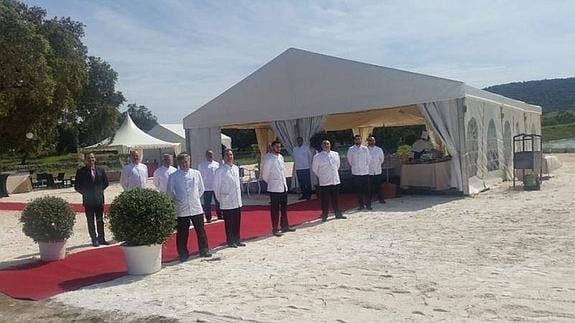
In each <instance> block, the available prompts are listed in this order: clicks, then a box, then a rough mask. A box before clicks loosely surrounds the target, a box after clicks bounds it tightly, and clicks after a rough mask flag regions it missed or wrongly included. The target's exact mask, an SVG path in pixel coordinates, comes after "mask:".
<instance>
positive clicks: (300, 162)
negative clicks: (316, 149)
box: [293, 137, 313, 200]
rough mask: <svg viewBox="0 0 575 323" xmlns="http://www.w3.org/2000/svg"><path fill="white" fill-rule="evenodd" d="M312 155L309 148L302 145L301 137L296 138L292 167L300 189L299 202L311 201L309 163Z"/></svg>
mask: <svg viewBox="0 0 575 323" xmlns="http://www.w3.org/2000/svg"><path fill="white" fill-rule="evenodd" d="M312 160H313V153H312V150H311V148H310V147H309V146H308V145H306V144H304V143H303V138H302V137H297V146H295V147H294V148H293V167H294V168H295V171H296V174H297V181H298V183H299V187H300V188H301V197H300V200H309V199H311V193H312V189H311V172H310V168H311V161H312Z"/></svg>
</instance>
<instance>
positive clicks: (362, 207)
mask: <svg viewBox="0 0 575 323" xmlns="http://www.w3.org/2000/svg"><path fill="white" fill-rule="evenodd" d="M363 209H365V207H364V206H363V205H362V206H360V207H358V208H357V210H358V211H361V210H363Z"/></svg>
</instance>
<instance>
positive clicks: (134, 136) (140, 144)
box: [81, 113, 180, 160]
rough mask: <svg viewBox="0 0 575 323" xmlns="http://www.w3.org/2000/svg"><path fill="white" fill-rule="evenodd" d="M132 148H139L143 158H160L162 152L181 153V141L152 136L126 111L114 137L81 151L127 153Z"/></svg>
mask: <svg viewBox="0 0 575 323" xmlns="http://www.w3.org/2000/svg"><path fill="white" fill-rule="evenodd" d="M130 149H136V150H139V151H140V155H141V158H142V160H145V159H149V160H154V159H157V160H159V159H158V158H159V157H158V156H161V154H162V153H176V154H177V153H179V152H180V143H177V142H167V141H163V140H160V139H157V138H155V137H152V136H150V135H149V134H147V133H145V132H144V131H143V130H141V129H140V128H138V126H136V124H135V123H134V121H132V118H130V115H129V114H127V113H126V119H124V122H123V123H122V124H121V125H120V127H119V128H118V130H116V133H115V134H114V135H113V136H112V137H110V138H106V139H104V140H102V141H101V142H99V143H97V144H94V145H92V146H88V147H85V148H83V149H82V150H81V151H82V152H88V151H103V150H115V151H118V152H120V153H124V154H125V153H128V152H129V150H130Z"/></svg>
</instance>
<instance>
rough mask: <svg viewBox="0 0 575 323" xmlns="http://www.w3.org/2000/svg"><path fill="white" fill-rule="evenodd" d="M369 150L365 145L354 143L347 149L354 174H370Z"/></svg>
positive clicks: (348, 159)
mask: <svg viewBox="0 0 575 323" xmlns="http://www.w3.org/2000/svg"><path fill="white" fill-rule="evenodd" d="M369 159H370V157H369V150H368V149H367V147H366V146H364V145H360V146H357V145H353V146H351V147H349V149H348V150H347V161H348V162H349V166H351V174H352V175H367V174H369Z"/></svg>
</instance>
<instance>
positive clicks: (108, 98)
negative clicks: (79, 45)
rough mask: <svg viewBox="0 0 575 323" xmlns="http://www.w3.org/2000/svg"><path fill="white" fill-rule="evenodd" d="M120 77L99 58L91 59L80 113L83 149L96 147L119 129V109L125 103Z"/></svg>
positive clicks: (80, 132) (80, 135)
mask: <svg viewBox="0 0 575 323" xmlns="http://www.w3.org/2000/svg"><path fill="white" fill-rule="evenodd" d="M117 79H118V73H116V71H114V69H112V67H111V66H110V64H108V63H107V62H105V61H104V60H102V59H101V58H99V57H94V56H90V57H88V83H87V84H86V86H85V87H84V89H83V91H82V94H81V96H80V100H79V105H78V109H77V117H78V120H79V142H80V145H81V146H86V145H92V144H95V143H97V142H99V141H101V140H103V139H105V138H107V137H110V136H111V135H112V134H114V131H115V130H116V129H117V128H118V117H119V116H120V112H119V111H118V108H119V107H120V105H122V103H124V101H125V98H124V96H123V95H122V92H118V91H116V81H117Z"/></svg>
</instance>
